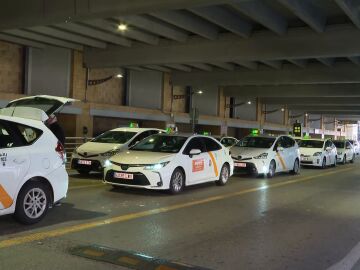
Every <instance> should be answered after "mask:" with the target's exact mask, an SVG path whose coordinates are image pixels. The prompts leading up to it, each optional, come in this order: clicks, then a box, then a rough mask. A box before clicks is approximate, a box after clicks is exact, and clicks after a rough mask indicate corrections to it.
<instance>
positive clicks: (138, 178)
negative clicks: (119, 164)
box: [105, 170, 150, 186]
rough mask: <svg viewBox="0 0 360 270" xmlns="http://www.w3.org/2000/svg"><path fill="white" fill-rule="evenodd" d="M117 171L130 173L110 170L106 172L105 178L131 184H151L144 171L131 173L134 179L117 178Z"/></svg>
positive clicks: (118, 182) (117, 182)
mask: <svg viewBox="0 0 360 270" xmlns="http://www.w3.org/2000/svg"><path fill="white" fill-rule="evenodd" d="M115 173H128V172H120V171H114V170H110V171H108V172H107V173H106V176H105V180H106V181H107V182H109V183H114V184H122V185H131V186H149V185H150V182H149V180H148V179H147V177H146V176H145V175H144V174H143V173H131V174H132V175H134V179H131V180H130V179H119V178H115V177H114V174H115Z"/></svg>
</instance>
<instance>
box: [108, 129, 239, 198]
mask: <svg viewBox="0 0 360 270" xmlns="http://www.w3.org/2000/svg"><path fill="white" fill-rule="evenodd" d="M233 168H234V166H233V161H232V159H231V157H230V154H229V150H228V149H227V148H225V147H224V146H222V145H221V144H220V143H219V142H217V141H216V140H215V139H213V138H211V137H207V136H200V135H177V134H158V135H153V136H151V137H149V138H146V139H145V140H142V141H141V142H140V143H138V144H136V145H135V146H133V147H132V148H130V149H129V150H128V151H126V152H121V153H120V154H117V155H115V156H113V157H112V158H110V160H109V162H108V166H107V167H106V168H105V172H104V182H105V183H106V184H110V185H113V186H114V187H117V186H128V187H137V188H145V189H157V190H170V192H171V193H172V194H177V193H180V192H181V191H182V190H183V189H184V187H185V186H191V185H195V184H200V183H205V182H216V184H217V185H225V184H226V183H227V181H228V179H229V177H230V176H231V175H232V174H233Z"/></svg>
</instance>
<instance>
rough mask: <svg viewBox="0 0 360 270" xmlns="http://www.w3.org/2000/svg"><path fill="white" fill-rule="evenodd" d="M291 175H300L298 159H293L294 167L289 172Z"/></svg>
mask: <svg viewBox="0 0 360 270" xmlns="http://www.w3.org/2000/svg"><path fill="white" fill-rule="evenodd" d="M290 173H291V174H293V175H296V174H299V173H300V162H299V160H298V159H295V162H294V167H293V169H292V170H291V171H290Z"/></svg>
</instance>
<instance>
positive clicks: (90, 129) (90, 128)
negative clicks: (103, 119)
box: [75, 103, 94, 137]
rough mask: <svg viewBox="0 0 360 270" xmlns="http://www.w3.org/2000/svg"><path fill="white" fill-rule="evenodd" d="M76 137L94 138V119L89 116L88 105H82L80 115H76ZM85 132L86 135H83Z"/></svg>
mask: <svg viewBox="0 0 360 270" xmlns="http://www.w3.org/2000/svg"><path fill="white" fill-rule="evenodd" d="M75 121H76V137H93V136H94V134H93V133H94V117H93V116H91V115H90V104H89V103H83V105H82V114H81V115H76V120H75ZM85 130H87V134H85V132H84V131H85Z"/></svg>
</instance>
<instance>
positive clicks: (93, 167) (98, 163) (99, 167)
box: [71, 157, 106, 172]
mask: <svg viewBox="0 0 360 270" xmlns="http://www.w3.org/2000/svg"><path fill="white" fill-rule="evenodd" d="M79 160H82V161H90V162H91V164H90V165H85V164H80V163H79ZM105 161H106V158H83V157H72V159H71V169H74V170H89V171H96V172H102V171H103V170H104V166H105Z"/></svg>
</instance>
